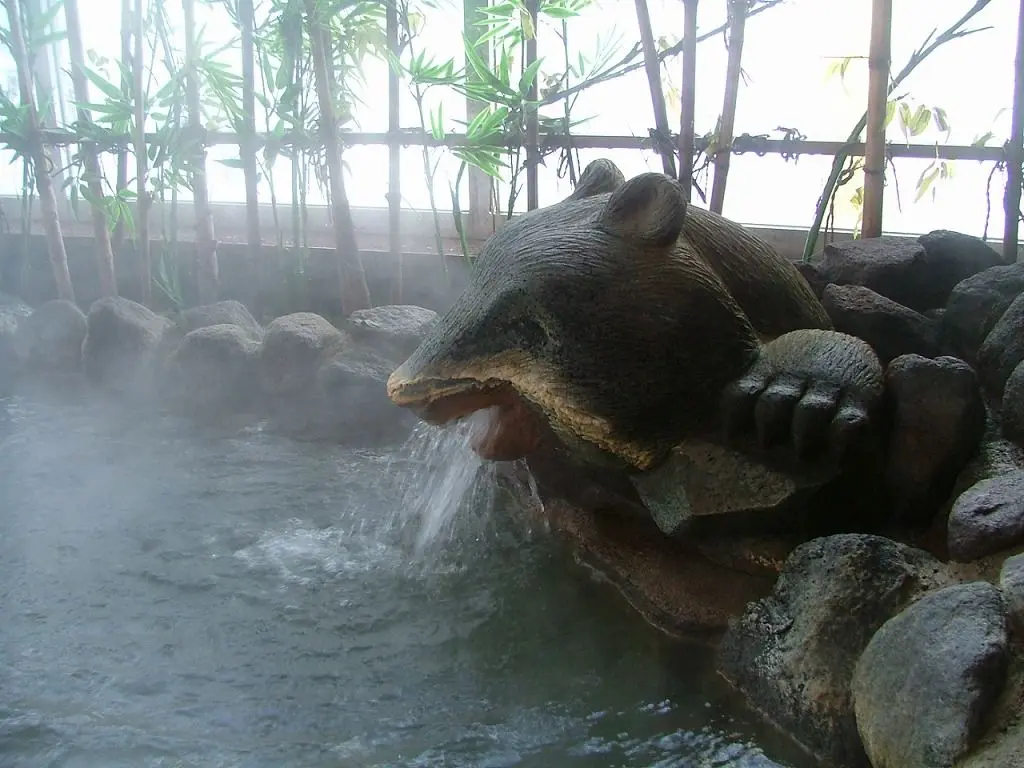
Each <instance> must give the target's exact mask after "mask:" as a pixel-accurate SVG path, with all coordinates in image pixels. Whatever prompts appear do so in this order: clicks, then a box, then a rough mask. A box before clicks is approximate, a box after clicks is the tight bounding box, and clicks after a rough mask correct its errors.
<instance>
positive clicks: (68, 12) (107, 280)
mask: <svg viewBox="0 0 1024 768" xmlns="http://www.w3.org/2000/svg"><path fill="white" fill-rule="evenodd" d="M64 21H65V22H66V24H67V34H68V50H69V52H70V54H71V85H72V87H73V88H74V92H75V101H77V102H78V120H79V122H80V123H82V124H83V125H85V124H88V123H90V122H91V121H92V116H91V115H90V114H89V110H88V109H86V108H85V107H84V106H82V105H83V104H88V103H89V83H88V81H87V80H86V79H85V46H84V45H82V26H81V18H80V17H79V15H78V0H64ZM79 152H81V153H82V164H83V166H84V168H85V174H86V184H87V186H88V189H89V197H91V198H92V199H91V200H90V201H89V207H90V208H91V210H92V234H93V237H94V238H95V239H96V242H95V246H96V268H97V270H98V272H99V277H100V295H101V296H116V295H117V275H116V274H115V272H114V252H113V250H112V248H111V246H110V230H109V229H108V228H107V212H106V211H105V210H104V202H105V200H106V196H105V195H104V194H103V181H102V179H103V171H102V170H101V168H100V158H99V153H98V152H97V150H96V147H95V146H93V145H90V144H89V143H83V144H82V146H81V147H80V148H79Z"/></svg>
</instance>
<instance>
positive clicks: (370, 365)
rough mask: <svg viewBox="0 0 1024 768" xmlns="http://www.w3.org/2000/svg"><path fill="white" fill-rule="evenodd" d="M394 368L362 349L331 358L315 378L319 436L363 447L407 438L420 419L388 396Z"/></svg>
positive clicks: (391, 364)
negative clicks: (388, 381) (389, 378)
mask: <svg viewBox="0 0 1024 768" xmlns="http://www.w3.org/2000/svg"><path fill="white" fill-rule="evenodd" d="M395 367H396V366H395V364H394V363H393V362H392V361H391V360H388V359H385V358H383V357H380V356H378V355H377V354H375V352H374V351H373V350H370V349H365V348H359V347H355V348H349V349H345V350H342V351H340V352H338V353H337V354H335V355H333V356H332V357H330V358H329V359H327V360H326V361H325V362H324V363H323V365H321V366H320V369H319V370H318V371H317V376H316V400H317V405H318V415H317V419H316V424H315V428H316V430H317V432H318V434H319V436H322V437H326V438H330V439H333V440H336V441H338V442H345V443H355V444H359V445H366V444H368V443H371V442H372V443H377V444H379V443H383V442H387V441H390V440H403V439H405V438H407V437H408V436H409V433H410V431H411V430H412V428H413V427H414V426H415V424H416V423H417V420H416V418H415V416H414V415H413V414H412V413H410V412H409V411H408V410H406V409H404V408H399V407H398V406H397V405H395V404H394V403H392V402H391V400H390V398H388V393H387V380H388V376H390V375H391V372H392V371H393V370H394V369H395Z"/></svg>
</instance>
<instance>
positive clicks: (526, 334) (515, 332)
mask: <svg viewBox="0 0 1024 768" xmlns="http://www.w3.org/2000/svg"><path fill="white" fill-rule="evenodd" d="M506 332H507V333H508V335H509V337H510V338H511V339H512V340H513V341H514V342H515V343H516V344H517V345H518V346H519V347H521V348H523V349H539V348H540V347H543V346H545V345H546V344H547V342H548V334H547V332H545V330H544V328H543V327H542V326H541V324H540V323H539V322H537V321H536V320H535V319H533V318H531V317H518V318H516V319H515V320H511V321H510V322H509V323H508V325H507V326H506Z"/></svg>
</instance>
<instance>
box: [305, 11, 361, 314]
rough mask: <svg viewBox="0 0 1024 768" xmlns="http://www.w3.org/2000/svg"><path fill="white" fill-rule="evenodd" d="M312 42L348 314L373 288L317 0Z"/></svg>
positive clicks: (309, 14) (309, 15) (311, 15)
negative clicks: (348, 187)
mask: <svg viewBox="0 0 1024 768" xmlns="http://www.w3.org/2000/svg"><path fill="white" fill-rule="evenodd" d="M304 3H305V9H306V22H307V24H308V25H309V27H308V28H309V40H310V45H311V48H312V54H313V76H314V78H315V80H316V95H317V102H318V104H319V107H320V133H321V141H323V144H324V149H325V152H326V155H327V175H328V181H329V183H330V191H331V217H332V218H333V220H334V241H335V256H336V258H337V265H338V279H339V280H340V283H341V285H340V289H341V308H342V312H343V313H344V314H346V315H349V314H351V313H352V312H354V311H356V310H358V309H368V308H369V307H370V306H371V300H370V289H369V288H368V287H367V285H366V275H365V273H364V272H363V264H362V261H361V260H360V256H359V246H358V244H357V243H356V233H355V226H354V224H353V223H352V211H351V209H350V208H349V204H348V195H347V194H346V193H345V179H344V177H343V176H342V166H341V146H340V142H339V141H338V122H337V119H336V117H335V113H334V101H333V99H332V98H331V80H330V70H329V69H328V66H327V57H326V51H325V46H324V36H325V35H324V27H325V26H326V25H325V24H323V22H322V21H321V20H320V18H319V16H318V14H317V7H316V0H304Z"/></svg>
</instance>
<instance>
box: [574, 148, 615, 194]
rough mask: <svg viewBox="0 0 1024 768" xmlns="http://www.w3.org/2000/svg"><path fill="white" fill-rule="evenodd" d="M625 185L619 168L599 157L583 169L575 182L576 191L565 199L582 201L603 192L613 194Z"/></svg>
mask: <svg viewBox="0 0 1024 768" xmlns="http://www.w3.org/2000/svg"><path fill="white" fill-rule="evenodd" d="M625 183H626V177H625V176H623V175H622V171H620V170H619V166H617V165H616V164H615V163H613V162H612V161H611V160H607V159H605V158H603V157H601V158H598V159H597V160H594V161H593V162H592V163H590V165H588V166H587V167H586V168H584V169H583V173H582V174H581V175H580V180H579V181H577V182H576V189H574V190H573V191H572V194H571V195H569V197H567V198H566V199H567V200H582V199H583V198H585V197H593V196H594V195H600V194H602V193H604V192H614V191H615V190H616V189H618V188H619V187H621V186H622V185H623V184H625Z"/></svg>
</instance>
